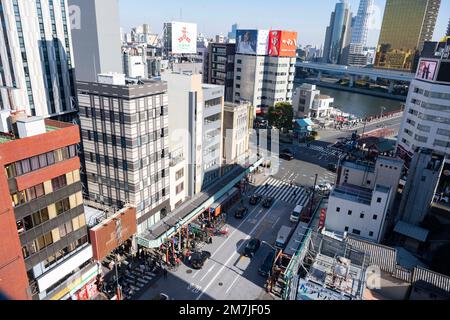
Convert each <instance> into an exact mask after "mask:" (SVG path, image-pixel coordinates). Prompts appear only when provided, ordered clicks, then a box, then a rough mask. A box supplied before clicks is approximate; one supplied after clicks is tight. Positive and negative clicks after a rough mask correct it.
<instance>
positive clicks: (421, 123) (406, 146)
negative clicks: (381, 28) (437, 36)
mask: <svg viewBox="0 0 450 320" xmlns="http://www.w3.org/2000/svg"><path fill="white" fill-rule="evenodd" d="M430 45H432V46H433V47H434V50H424V52H423V54H422V57H421V59H420V61H419V67H418V69H417V73H416V78H415V79H414V80H413V81H412V82H411V86H410V89H409V94H408V97H407V100H406V108H405V115H404V118H403V124H402V128H401V130H400V133H399V137H398V147H397V151H398V153H399V155H400V156H401V157H402V158H403V159H404V160H405V161H406V163H407V165H409V162H410V161H411V159H412V158H413V156H414V153H415V152H416V150H417V149H418V148H425V149H430V150H432V151H434V152H439V153H441V154H444V155H447V156H448V155H450V139H449V137H450V117H449V116H448V113H449V111H450V60H449V54H448V49H449V48H450V42H449V40H447V41H445V42H427V43H426V46H425V47H427V48H428V47H430Z"/></svg>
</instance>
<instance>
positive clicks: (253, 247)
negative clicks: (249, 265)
mask: <svg viewBox="0 0 450 320" xmlns="http://www.w3.org/2000/svg"><path fill="white" fill-rule="evenodd" d="M260 246H261V241H260V240H258V239H252V240H250V241H249V242H248V243H247V245H246V246H245V248H244V256H246V257H249V258H252V257H253V256H254V255H255V253H256V251H258V249H259V247H260Z"/></svg>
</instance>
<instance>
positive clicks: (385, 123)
mask: <svg viewBox="0 0 450 320" xmlns="http://www.w3.org/2000/svg"><path fill="white" fill-rule="evenodd" d="M402 120H403V118H402V117H396V118H387V119H384V120H381V121H376V122H373V123H368V124H367V125H366V127H365V128H364V125H362V126H358V127H357V129H355V130H342V131H339V130H335V129H325V130H319V136H320V141H323V142H328V143H335V142H336V140H337V139H339V138H343V137H350V136H351V135H352V133H353V132H355V131H357V132H358V134H362V133H363V132H364V133H368V132H370V131H374V130H377V129H380V128H386V129H393V130H395V131H396V132H398V131H400V127H401V125H402Z"/></svg>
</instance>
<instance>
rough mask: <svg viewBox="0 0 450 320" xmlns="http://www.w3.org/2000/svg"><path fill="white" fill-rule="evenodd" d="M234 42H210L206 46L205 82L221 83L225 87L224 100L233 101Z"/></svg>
mask: <svg viewBox="0 0 450 320" xmlns="http://www.w3.org/2000/svg"><path fill="white" fill-rule="evenodd" d="M235 54H236V44H234V43H210V44H209V48H208V59H207V60H208V69H207V72H206V74H205V80H206V81H205V82H206V83H210V84H217V85H223V86H224V87H225V101H228V102H232V101H233V88H234V56H235Z"/></svg>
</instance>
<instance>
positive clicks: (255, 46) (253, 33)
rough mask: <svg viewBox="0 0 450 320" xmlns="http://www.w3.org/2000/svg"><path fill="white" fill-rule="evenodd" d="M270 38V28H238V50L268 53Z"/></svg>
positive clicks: (241, 51)
mask: <svg viewBox="0 0 450 320" xmlns="http://www.w3.org/2000/svg"><path fill="white" fill-rule="evenodd" d="M268 40H269V31H268V30H237V32H236V43H237V46H236V48H237V49H236V52H237V53H239V54H250V55H266V54H267V45H268Z"/></svg>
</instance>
